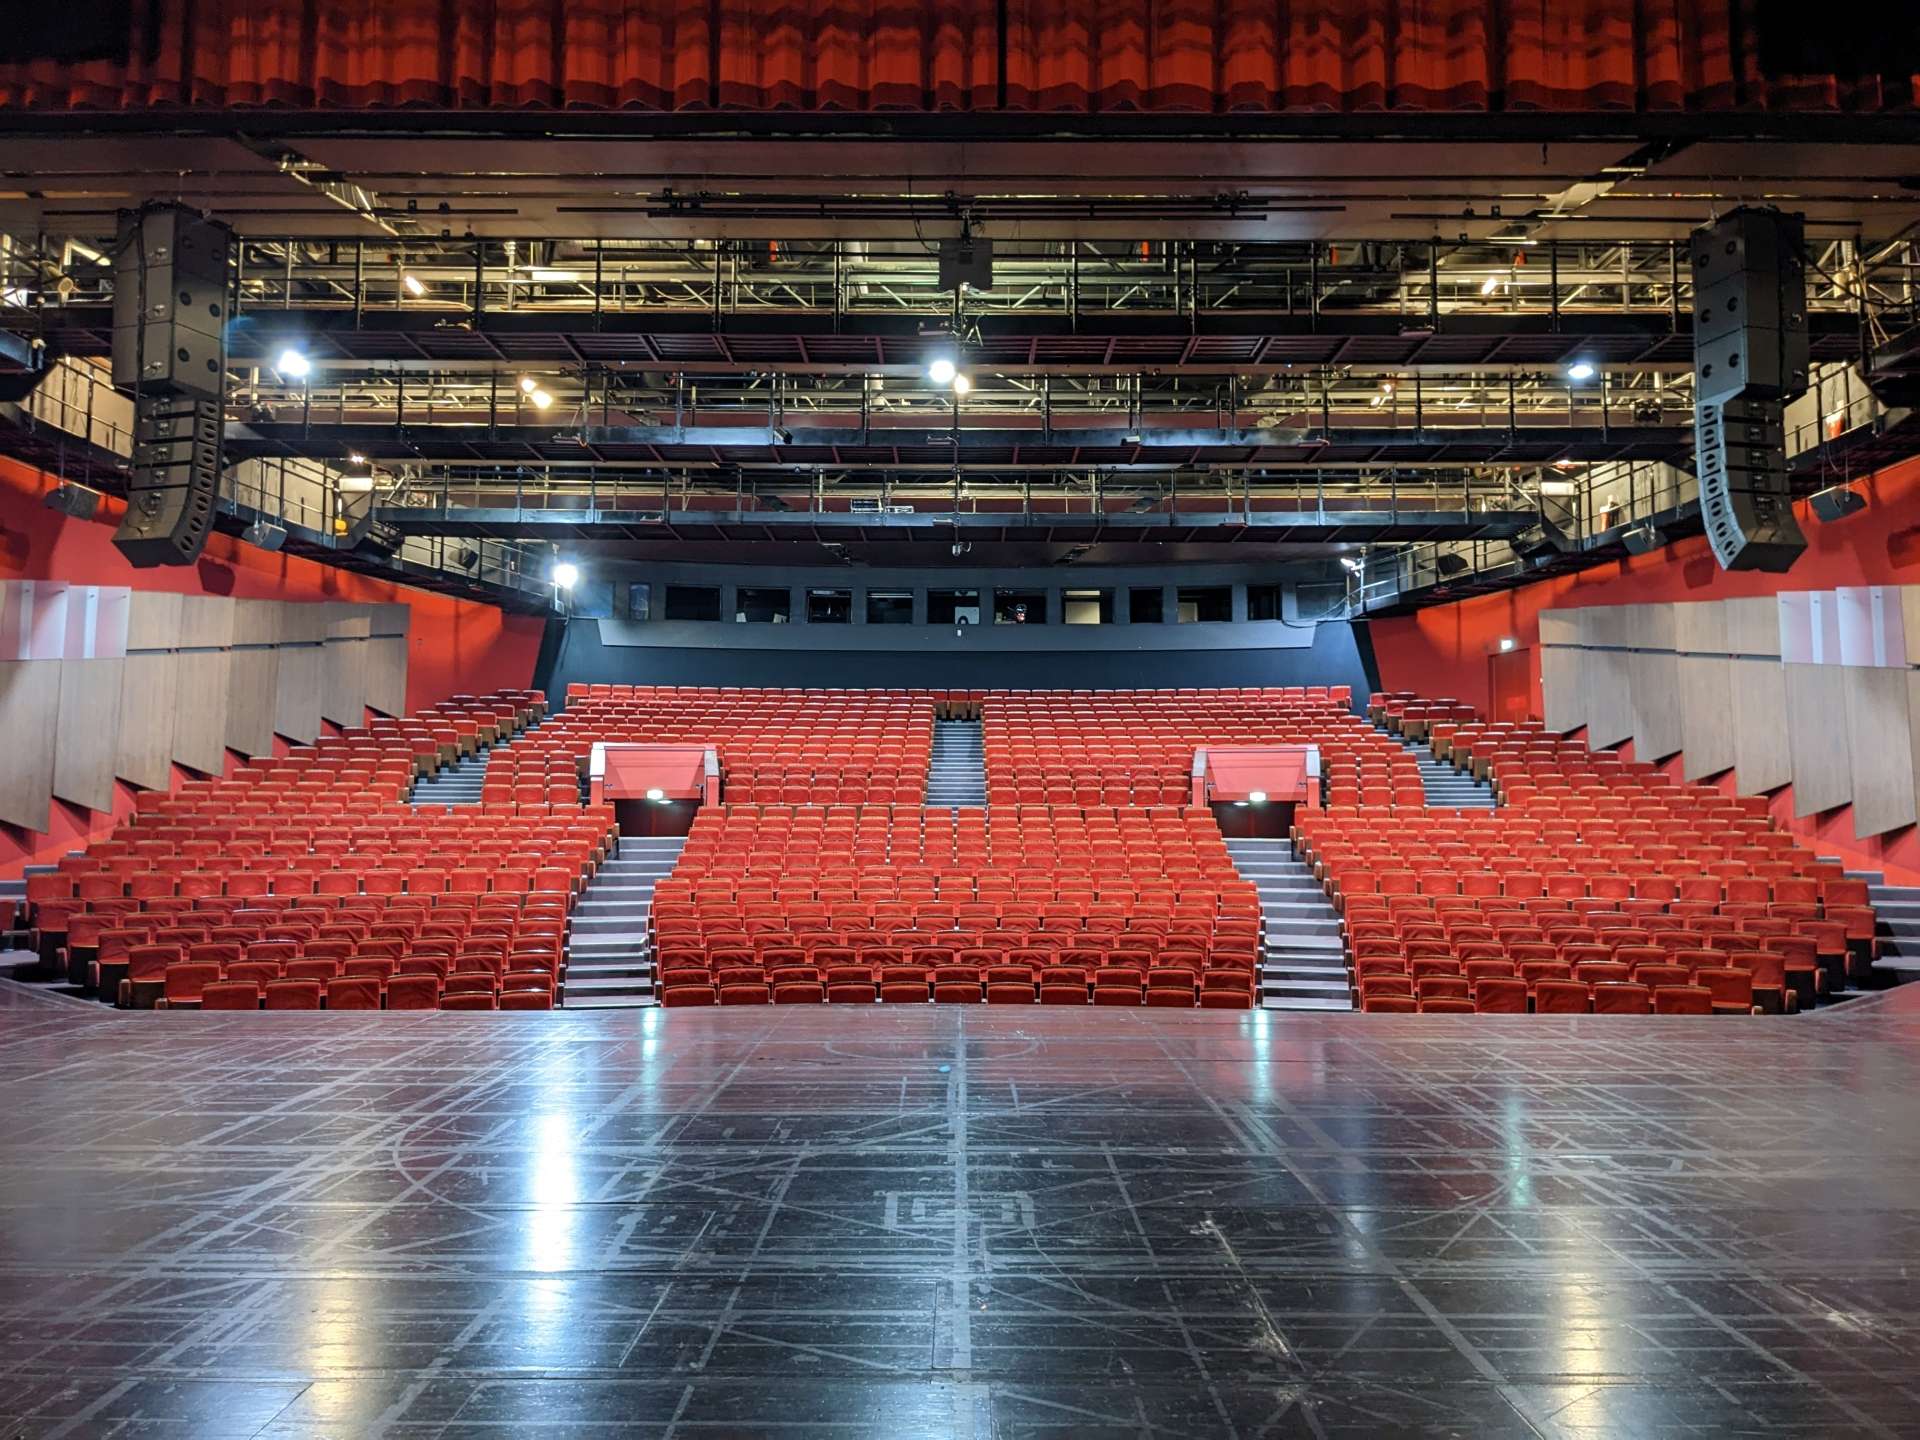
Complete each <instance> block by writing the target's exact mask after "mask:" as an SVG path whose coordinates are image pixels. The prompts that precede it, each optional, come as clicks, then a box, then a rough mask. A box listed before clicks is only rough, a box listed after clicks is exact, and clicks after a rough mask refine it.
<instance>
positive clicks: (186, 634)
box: [180, 595, 237, 650]
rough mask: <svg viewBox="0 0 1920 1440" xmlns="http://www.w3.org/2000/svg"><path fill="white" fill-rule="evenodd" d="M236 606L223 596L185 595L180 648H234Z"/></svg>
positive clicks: (182, 597)
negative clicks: (231, 646)
mask: <svg viewBox="0 0 1920 1440" xmlns="http://www.w3.org/2000/svg"><path fill="white" fill-rule="evenodd" d="M236 603H237V602H235V601H233V600H230V599H228V598H227V597H226V596H224V595H182V596H181V597H180V647H181V648H182V649H192V650H209V649H211V650H224V649H226V648H227V647H228V646H229V645H231V644H233V622H234V610H235V606H236Z"/></svg>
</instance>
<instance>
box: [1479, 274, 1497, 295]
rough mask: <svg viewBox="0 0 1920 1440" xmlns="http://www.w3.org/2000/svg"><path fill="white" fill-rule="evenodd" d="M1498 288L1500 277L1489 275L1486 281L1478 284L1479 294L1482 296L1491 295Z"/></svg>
mask: <svg viewBox="0 0 1920 1440" xmlns="http://www.w3.org/2000/svg"><path fill="white" fill-rule="evenodd" d="M1499 288H1500V277H1499V276H1498V275H1489V276H1487V278H1486V279H1484V280H1482V281H1481V282H1480V293H1481V294H1482V295H1491V294H1493V292H1494V291H1496V290H1498V289H1499Z"/></svg>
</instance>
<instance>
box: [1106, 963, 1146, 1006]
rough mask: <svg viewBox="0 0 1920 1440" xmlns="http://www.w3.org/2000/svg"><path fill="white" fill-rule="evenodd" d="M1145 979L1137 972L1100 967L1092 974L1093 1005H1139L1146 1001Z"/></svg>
mask: <svg viewBox="0 0 1920 1440" xmlns="http://www.w3.org/2000/svg"><path fill="white" fill-rule="evenodd" d="M1144 978H1145V977H1144V976H1142V975H1141V974H1140V972H1139V971H1138V970H1122V969H1118V968H1115V967H1112V966H1102V967H1100V968H1099V969H1097V970H1095V971H1094V972H1093V1003H1094V1004H1096V1005H1141V1004H1144V1003H1145V1001H1146V987H1145V986H1144V985H1143V984H1142V983H1141V982H1142V981H1143V979H1144Z"/></svg>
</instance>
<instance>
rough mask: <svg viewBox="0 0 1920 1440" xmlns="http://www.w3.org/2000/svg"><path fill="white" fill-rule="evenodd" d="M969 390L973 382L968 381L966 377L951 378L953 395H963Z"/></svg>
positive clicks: (956, 376)
mask: <svg viewBox="0 0 1920 1440" xmlns="http://www.w3.org/2000/svg"><path fill="white" fill-rule="evenodd" d="M971 389H973V381H971V380H969V379H968V378H967V377H966V376H964V375H955V376H954V377H953V393H954V394H956V395H964V394H966V393H967V392H968V391H969V390H971Z"/></svg>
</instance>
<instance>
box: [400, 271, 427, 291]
mask: <svg viewBox="0 0 1920 1440" xmlns="http://www.w3.org/2000/svg"><path fill="white" fill-rule="evenodd" d="M400 283H401V284H402V285H404V286H406V287H407V293H408V294H409V295H424V294H426V293H427V285H426V282H425V281H424V280H422V279H421V278H420V277H419V276H418V275H402V276H401V277H400Z"/></svg>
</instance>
